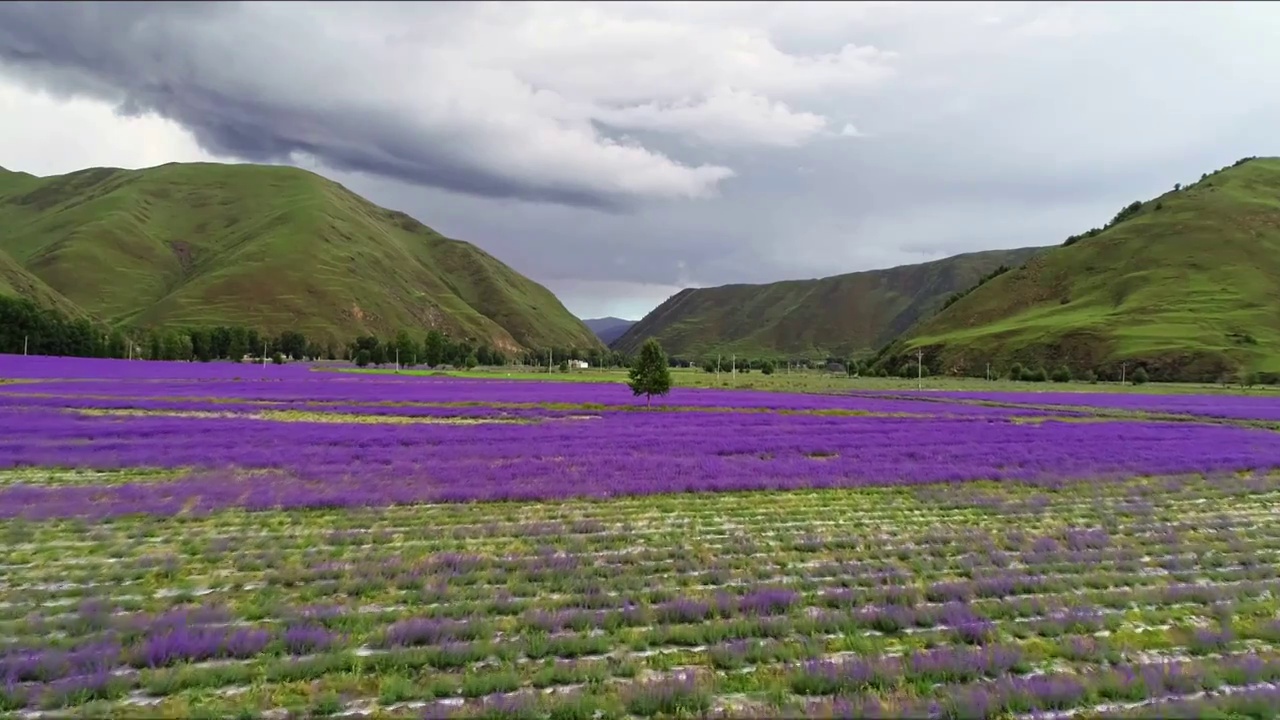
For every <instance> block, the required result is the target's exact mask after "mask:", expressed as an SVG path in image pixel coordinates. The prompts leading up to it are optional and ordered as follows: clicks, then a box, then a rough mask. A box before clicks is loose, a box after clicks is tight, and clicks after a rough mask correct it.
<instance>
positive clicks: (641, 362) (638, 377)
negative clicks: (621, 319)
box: [627, 338, 671, 405]
mask: <svg viewBox="0 0 1280 720" xmlns="http://www.w3.org/2000/svg"><path fill="white" fill-rule="evenodd" d="M628 376H629V378H630V379H629V380H628V381H627V385H629V386H631V392H632V394H633V395H635V396H636V397H639V396H641V395H644V396H645V404H646V405H652V404H653V396H654V395H659V396H661V395H666V394H667V393H668V392H670V391H671V368H670V367H668V366H667V354H666V353H664V352H662V346H661V345H659V344H658V341H657V340H655V339H653V338H649V339H648V340H646V341H645V343H644V346H642V347H641V348H640V354H639V355H637V356H636V361H635V363H634V364H633V365H632V366H631V371H630V372H629V373H628Z"/></svg>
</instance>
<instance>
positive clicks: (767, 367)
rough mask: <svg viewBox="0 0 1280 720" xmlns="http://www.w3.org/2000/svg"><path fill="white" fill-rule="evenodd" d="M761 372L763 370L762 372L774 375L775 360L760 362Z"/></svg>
mask: <svg viewBox="0 0 1280 720" xmlns="http://www.w3.org/2000/svg"><path fill="white" fill-rule="evenodd" d="M760 372H761V373H763V374H765V375H772V374H773V361H772V360H765V361H764V362H762V363H760Z"/></svg>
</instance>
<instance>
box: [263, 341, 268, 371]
mask: <svg viewBox="0 0 1280 720" xmlns="http://www.w3.org/2000/svg"><path fill="white" fill-rule="evenodd" d="M262 369H263V370H266V369H267V344H266V343H262Z"/></svg>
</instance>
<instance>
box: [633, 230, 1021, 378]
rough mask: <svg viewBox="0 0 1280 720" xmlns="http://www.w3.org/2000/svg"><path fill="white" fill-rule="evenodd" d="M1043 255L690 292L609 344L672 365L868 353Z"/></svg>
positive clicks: (987, 256) (982, 255)
mask: <svg viewBox="0 0 1280 720" xmlns="http://www.w3.org/2000/svg"><path fill="white" fill-rule="evenodd" d="M1041 250H1043V248H1021V249H1017V250H992V251H988V252H976V253H966V254H964V255H956V256H955V257H950V258H946V259H943V260H935V261H933V262H927V263H921V264H918V265H902V266H900V267H895V268H889V269H886V270H869V271H866V272H856V273H849V274H847V275H837V276H834V277H827V278H822V279H819V280H787V281H783V282H775V283H769V284H767V285H722V286H720V287H713V288H699V289H692V288H691V289H686V290H681V291H680V292H679V293H676V294H675V295H673V296H672V297H671V298H669V299H668V300H667V301H666V302H664V303H662V304H661V305H659V306H658V307H657V308H656V309H654V310H653V311H652V312H650V313H649V314H648V315H646V316H645V317H644V319H642V320H641V321H640V322H638V323H636V324H635V325H634V326H632V327H631V329H630V330H628V331H627V332H626V333H625V334H624V335H623V336H622V337H620V338H618V340H617V341H615V342H614V343H612V344H611V347H612V348H613V349H615V350H620V351H622V352H635V351H636V350H637V349H638V348H639V347H640V344H641V343H643V342H644V341H645V340H646V339H647V338H651V337H656V338H657V339H658V341H659V342H661V343H662V347H663V349H664V350H666V351H667V353H668V354H669V355H673V356H676V357H681V358H699V357H705V356H709V355H714V354H716V353H729V352H734V353H737V354H738V355H743V356H749V357H773V356H778V355H784V354H792V355H807V356H821V355H824V354H828V353H830V354H839V355H844V354H849V353H853V352H859V351H867V350H872V349H875V348H877V347H880V346H882V345H884V344H885V343H887V342H889V341H890V340H892V339H893V338H895V337H897V336H898V335H899V334H900V333H902V332H903V331H905V330H906V329H907V328H909V327H910V326H911V325H912V324H914V323H915V322H916V321H917V320H919V319H920V318H922V317H926V316H928V315H930V314H932V313H934V312H936V311H937V310H938V308H939V307H941V306H942V304H943V303H944V302H945V301H946V299H947V297H948V296H950V295H952V294H954V293H957V292H961V291H964V290H967V289H969V288H970V287H972V286H973V285H974V284H976V283H977V282H978V281H979V280H981V279H982V278H983V277H984V276H985V275H988V274H989V273H991V272H992V271H994V270H996V269H997V268H999V267H1001V266H1002V265H1007V266H1016V265H1019V264H1021V263H1022V262H1023V261H1024V260H1026V259H1027V258H1030V257H1031V256H1033V255H1035V254H1036V253H1038V252H1040V251H1041Z"/></svg>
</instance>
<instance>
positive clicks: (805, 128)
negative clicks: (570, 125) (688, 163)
mask: <svg viewBox="0 0 1280 720" xmlns="http://www.w3.org/2000/svg"><path fill="white" fill-rule="evenodd" d="M594 115H595V118H596V119H597V120H600V121H601V122H605V123H608V124H610V125H613V126H616V127H619V128H625V129H628V130H651V131H658V132H665V133H674V134H677V135H682V136H693V137H696V138H698V139H700V140H704V141H706V142H709V143H714V144H722V145H772V146H777V147H795V146H797V145H800V144H802V143H804V142H805V141H807V140H809V139H811V138H813V137H814V136H816V135H818V134H819V133H821V132H822V130H823V129H824V128H825V127H826V126H827V119H826V118H824V117H822V116H821V115H816V114H814V113H809V112H795V111H793V110H792V109H791V108H789V107H787V105H786V104H785V103H782V102H780V101H773V102H771V101H770V100H769V99H768V98H765V97H762V96H760V95H756V94H754V93H751V92H746V91H740V90H734V89H732V88H724V89H719V90H714V91H712V92H711V94H710V95H709V96H707V97H705V98H703V99H702V100H700V101H698V102H691V101H687V100H686V101H678V102H674V103H670V104H666V105H661V104H658V103H646V104H644V105H633V106H630V107H619V108H610V109H603V110H599V111H596V112H595V113H594Z"/></svg>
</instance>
